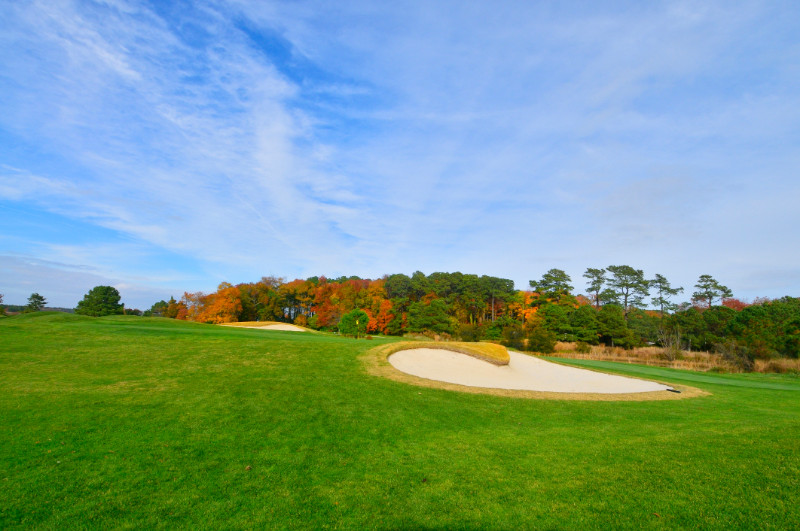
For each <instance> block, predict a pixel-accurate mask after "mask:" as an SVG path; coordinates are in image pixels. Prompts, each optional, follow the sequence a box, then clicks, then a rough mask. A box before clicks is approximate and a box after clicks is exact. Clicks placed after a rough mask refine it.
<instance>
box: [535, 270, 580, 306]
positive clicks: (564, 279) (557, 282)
mask: <svg viewBox="0 0 800 531" xmlns="http://www.w3.org/2000/svg"><path fill="white" fill-rule="evenodd" d="M570 282H572V279H571V278H570V277H569V275H568V274H566V273H565V272H564V271H562V270H561V269H551V270H550V271H548V272H547V273H545V274H544V275H542V279H541V280H539V281H536V280H531V281H529V282H528V284H530V286H531V289H533V290H534V291H535V292H537V293H538V294H539V297H540V298H541V299H550V300H552V301H554V302H559V301H560V300H561V299H563V298H565V297H567V296H569V295H570V294H571V293H572V290H573V289H574V288H573V287H572V286H571V285H570V284H569V283H570Z"/></svg>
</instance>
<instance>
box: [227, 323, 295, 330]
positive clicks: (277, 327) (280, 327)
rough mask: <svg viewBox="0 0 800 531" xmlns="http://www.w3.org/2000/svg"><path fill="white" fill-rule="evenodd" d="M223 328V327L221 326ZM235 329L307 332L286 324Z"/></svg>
mask: <svg viewBox="0 0 800 531" xmlns="http://www.w3.org/2000/svg"><path fill="white" fill-rule="evenodd" d="M223 326H224V325H223ZM236 328H254V329H256V330H283V331H285V332H308V330H306V329H305V328H303V327H302V326H295V325H293V324H288V323H285V324H283V323H280V324H268V325H263V326H255V325H253V326H236Z"/></svg>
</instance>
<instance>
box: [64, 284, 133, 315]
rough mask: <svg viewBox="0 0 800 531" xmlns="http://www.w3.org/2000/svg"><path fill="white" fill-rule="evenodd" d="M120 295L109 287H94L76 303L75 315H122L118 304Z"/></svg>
mask: <svg viewBox="0 0 800 531" xmlns="http://www.w3.org/2000/svg"><path fill="white" fill-rule="evenodd" d="M120 298H121V297H120V294H119V291H117V289H116V288H113V287H111V286H95V287H93V288H92V289H90V290H89V293H87V294H86V295H84V296H83V300H82V301H80V302H78V306H77V307H76V308H75V313H77V314H81V315H89V316H92V317H101V316H103V315H117V314H122V313H124V311H123V305H122V304H120V302H119V300H120Z"/></svg>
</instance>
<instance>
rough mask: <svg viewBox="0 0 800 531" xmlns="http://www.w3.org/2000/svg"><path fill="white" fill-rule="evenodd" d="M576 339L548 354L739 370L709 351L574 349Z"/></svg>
mask: <svg viewBox="0 0 800 531" xmlns="http://www.w3.org/2000/svg"><path fill="white" fill-rule="evenodd" d="M576 347H577V344H576V343H565V342H559V343H557V344H556V350H555V352H554V353H552V354H550V356H553V357H561V358H575V359H584V360H598V361H616V362H620V363H637V364H641V365H650V366H653V367H668V368H671V369H686V370H692V371H710V370H714V371H717V372H720V371H721V372H741V369H739V368H737V367H736V366H734V365H733V364H731V363H730V362H728V361H727V360H725V359H724V358H723V357H722V356H721V355H719V354H712V353H710V352H690V351H687V350H682V351H680V353H679V354H678V356H677V359H674V360H670V359H669V356H668V354H667V353H666V352H665V349H663V348H661V347H655V346H650V347H638V348H633V349H630V350H625V349H623V348H620V347H606V346H603V345H593V346H592V349H591V352H589V353H580V352H577V350H576Z"/></svg>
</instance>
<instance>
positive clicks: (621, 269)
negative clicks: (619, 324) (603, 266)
mask: <svg viewBox="0 0 800 531" xmlns="http://www.w3.org/2000/svg"><path fill="white" fill-rule="evenodd" d="M608 272H609V273H611V278H610V279H608V285H609V288H610V289H611V290H612V291H613V292H614V294H615V299H616V301H617V302H618V303H619V304H620V305H621V306H622V310H623V312H624V314H625V317H626V318H627V316H628V312H630V311H631V309H632V308H639V307H641V306H642V305H643V303H644V298H645V297H647V296H648V295H650V291H649V286H650V283H649V282H648V281H647V280H646V279H645V278H644V271H642V270H641V269H634V268H632V267H631V266H627V265H621V266H608Z"/></svg>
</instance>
